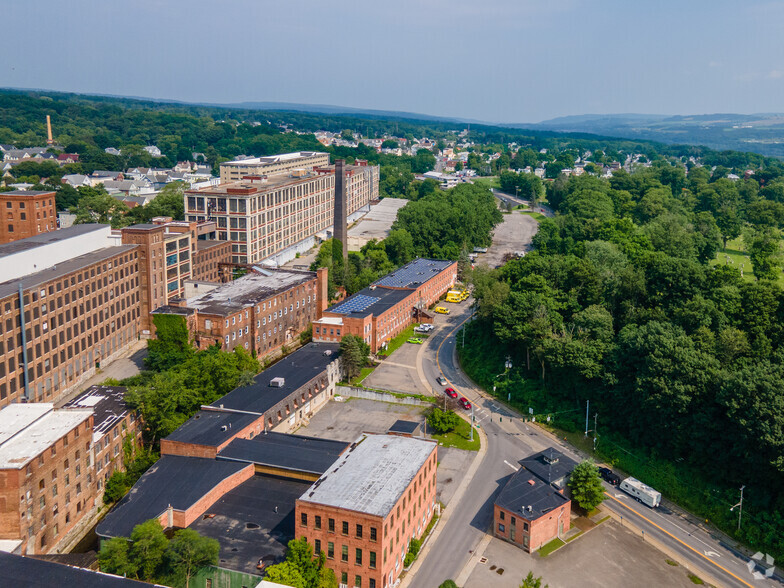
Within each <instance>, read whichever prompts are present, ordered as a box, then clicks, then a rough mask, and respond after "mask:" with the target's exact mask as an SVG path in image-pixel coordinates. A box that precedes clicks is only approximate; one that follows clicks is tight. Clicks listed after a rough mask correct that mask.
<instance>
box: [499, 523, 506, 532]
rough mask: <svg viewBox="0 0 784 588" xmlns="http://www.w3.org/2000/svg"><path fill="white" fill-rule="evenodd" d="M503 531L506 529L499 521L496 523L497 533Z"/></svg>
mask: <svg viewBox="0 0 784 588" xmlns="http://www.w3.org/2000/svg"><path fill="white" fill-rule="evenodd" d="M504 531H506V529H505V528H504V526H503V525H502V524H501V523H498V532H499V533H503V532H504Z"/></svg>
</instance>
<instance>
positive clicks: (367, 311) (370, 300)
mask: <svg viewBox="0 0 784 588" xmlns="http://www.w3.org/2000/svg"><path fill="white" fill-rule="evenodd" d="M413 293H414V291H413V290H392V289H390V288H374V287H373V286H368V287H367V288H365V289H364V290H360V291H359V292H357V293H356V294H352V295H351V296H349V297H348V298H346V299H345V300H343V301H342V302H338V303H337V304H335V305H333V306H330V307H329V308H328V309H327V310H325V311H324V312H331V313H334V314H342V315H345V316H350V317H365V316H369V315H379V314H383V313H384V312H386V311H387V310H389V309H390V308H392V307H393V306H395V305H396V304H398V303H400V302H401V301H403V300H405V299H406V298H407V297H409V296H411V295H412V294H413ZM325 318H326V317H325Z"/></svg>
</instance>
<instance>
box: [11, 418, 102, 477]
mask: <svg viewBox="0 0 784 588" xmlns="http://www.w3.org/2000/svg"><path fill="white" fill-rule="evenodd" d="M9 409H10V412H9V413H8V416H7V417H6V414H5V413H6V411H9ZM92 414H93V411H92V410H91V409H88V410H54V405H52V404H50V403H41V404H38V403H35V404H12V405H10V406H7V407H5V408H4V409H3V410H2V411H0V469H20V468H23V467H24V466H25V465H27V463H28V462H30V461H31V460H32V459H33V458H35V457H36V456H38V455H40V454H41V453H43V452H44V451H45V450H46V449H47V448H49V447H51V446H52V445H53V444H54V443H55V442H56V441H57V440H58V439H60V438H61V437H63V436H64V435H66V434H67V433H68V432H69V431H71V430H72V429H74V428H75V427H76V426H78V425H80V424H81V423H82V422H84V421H86V420H87V419H89V418H90V416H91V415H92Z"/></svg>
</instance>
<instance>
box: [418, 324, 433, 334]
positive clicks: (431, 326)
mask: <svg viewBox="0 0 784 588" xmlns="http://www.w3.org/2000/svg"><path fill="white" fill-rule="evenodd" d="M419 328H420V329H425V330H426V331H427V332H428V333H429V332H430V331H432V330H433V329H435V327H434V326H433V325H431V324H430V323H422V324H421V325H419Z"/></svg>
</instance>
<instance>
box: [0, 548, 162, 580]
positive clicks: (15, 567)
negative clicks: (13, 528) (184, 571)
mask: <svg viewBox="0 0 784 588" xmlns="http://www.w3.org/2000/svg"><path fill="white" fill-rule="evenodd" d="M0 584H2V585H3V586H27V587H30V588H33V587H35V588H38V587H40V588H50V587H51V586H79V588H115V587H117V588H124V587H126V586H128V587H133V586H138V587H139V588H141V587H143V586H146V587H147V588H149V587H150V586H151V584H147V583H146V582H139V581H137V580H129V579H128V578H121V577H120V576H113V575H111V574H106V573H103V572H96V571H94V570H86V569H84V568H75V567H72V566H67V565H63V564H59V563H54V562H51V561H44V560H41V559H36V558H34V557H22V556H21V555H14V554H11V553H3V552H0Z"/></svg>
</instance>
